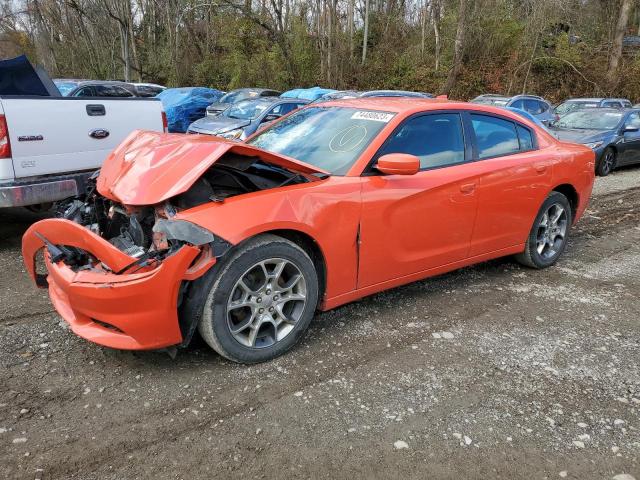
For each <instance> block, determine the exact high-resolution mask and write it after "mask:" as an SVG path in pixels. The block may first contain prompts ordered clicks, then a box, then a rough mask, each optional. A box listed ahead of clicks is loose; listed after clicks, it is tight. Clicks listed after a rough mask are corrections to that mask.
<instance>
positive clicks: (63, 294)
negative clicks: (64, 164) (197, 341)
mask: <svg viewBox="0 0 640 480" xmlns="http://www.w3.org/2000/svg"><path fill="white" fill-rule="evenodd" d="M37 234H39V235H40V236H41V237H44V238H46V239H47V240H48V241H49V242H51V243H53V244H57V245H67V246H73V247H78V248H81V249H83V250H85V251H87V252H89V253H91V254H92V255H93V256H95V257H96V258H97V259H98V260H100V261H101V262H103V263H104V264H106V265H108V266H109V268H110V269H111V270H112V271H113V272H116V271H119V270H121V269H123V268H125V267H126V266H128V265H130V264H132V263H133V262H135V260H136V259H135V258H133V257H130V256H128V255H126V254H124V253H123V252H121V251H120V250H118V249H117V248H116V247H114V246H113V245H111V244H110V243H109V242H107V241H106V240H104V239H103V238H101V237H99V236H98V235H96V234H94V233H93V232H91V231H89V230H87V229H86V228H84V227H82V226H81V225H78V224H76V223H74V222H70V221H68V220H61V219H47V220H42V221H40V222H37V223H35V224H33V225H32V226H31V227H30V228H29V229H28V230H27V232H26V233H25V234H24V237H23V240H22V255H23V257H24V261H25V265H26V267H27V270H28V272H29V274H30V275H31V277H32V278H33V279H34V281H35V282H36V284H39V286H42V283H43V281H42V280H43V279H42V278H39V277H38V274H37V273H36V271H35V256H36V255H37V253H38V252H39V251H40V250H42V249H43V248H44V242H43V240H42V239H41V238H40V237H39V236H38V235H37ZM200 253H201V249H199V248H197V247H193V246H190V245H184V246H183V247H181V248H180V249H179V250H178V251H177V252H175V253H174V254H172V255H171V256H168V257H166V258H165V259H163V260H162V262H161V264H160V265H159V266H158V267H156V268H154V269H152V270H148V271H144V272H138V273H129V274H115V273H111V272H108V271H103V270H100V269H95V268H94V269H87V270H80V271H74V270H73V269H71V268H70V267H69V266H67V265H65V264H64V263H63V262H62V261H59V262H56V263H54V262H52V261H51V258H50V256H49V255H48V254H47V252H46V251H45V254H44V257H45V264H46V267H47V270H48V275H47V283H48V287H49V296H50V297H51V301H52V303H53V305H54V307H55V309H56V310H57V311H58V313H59V314H60V315H61V316H62V317H63V318H64V319H65V320H66V321H67V323H69V325H70V326H71V329H72V330H73V331H74V332H75V333H76V334H77V335H79V336H80V337H83V338H85V339H87V340H89V341H92V342H95V343H97V344H100V345H104V346H106V347H111V348H117V349H125V350H152V349H158V348H163V347H167V346H171V345H177V344H179V343H181V342H182V334H181V331H180V326H179V323H178V312H177V304H178V295H179V290H180V284H181V282H182V281H183V280H191V279H193V278H196V277H197V276H199V275H200V274H201V273H204V267H203V265H202V264H199V261H198V260H196V257H198V255H200ZM194 260H196V261H195V264H194ZM214 262H215V261H214ZM214 262H212V261H211V259H210V258H207V259H206V262H205V263H206V265H205V266H206V268H208V267H209V266H211V264H212V263H214ZM192 264H193V265H192ZM201 270H202V271H201Z"/></svg>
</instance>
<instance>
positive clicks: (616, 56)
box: [607, 0, 633, 85]
mask: <svg viewBox="0 0 640 480" xmlns="http://www.w3.org/2000/svg"><path fill="white" fill-rule="evenodd" d="M632 3H633V2H632V0H622V6H621V7H620V14H619V15H618V23H617V24H616V30H615V32H614V36H613V48H612V49H611V56H610V57H609V71H608V72H607V80H608V82H609V85H614V84H615V83H617V82H616V75H617V72H618V65H619V64H620V58H621V57H622V40H623V39H624V33H625V31H626V30H627V24H628V23H629V12H630V11H631V5H632Z"/></svg>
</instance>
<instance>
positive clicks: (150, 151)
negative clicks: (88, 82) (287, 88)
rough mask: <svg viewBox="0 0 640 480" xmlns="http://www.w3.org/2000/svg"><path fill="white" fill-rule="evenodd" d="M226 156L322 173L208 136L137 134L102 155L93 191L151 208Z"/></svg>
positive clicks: (294, 162)
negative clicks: (234, 154)
mask: <svg viewBox="0 0 640 480" xmlns="http://www.w3.org/2000/svg"><path fill="white" fill-rule="evenodd" d="M228 152H231V153H237V154H239V155H245V156H250V157H259V158H261V159H262V160H263V161H265V162H267V163H273V164H274V165H278V166H280V167H284V168H287V169H289V170H291V171H293V172H297V173H300V174H303V175H308V176H311V175H312V174H314V173H326V172H324V171H323V170H320V169H317V168H315V167H313V166H311V165H307V164H305V163H302V162H298V161H297V160H294V159H291V158H288V157H285V156H282V155H276V154H273V153H270V152H266V151H264V150H261V149H259V148H255V147H252V146H250V145H246V144H240V143H237V142H231V141H228V140H224V139H221V138H218V137H213V136H210V135H183V134H167V133H158V132H147V131H140V130H136V131H134V132H132V133H131V134H130V135H129V136H128V137H127V138H126V139H125V140H124V141H123V142H122V143H121V144H120V145H119V146H118V147H117V148H116V149H115V150H114V151H113V152H112V153H111V154H110V155H109V156H108V157H107V159H106V160H105V162H104V164H103V166H102V169H101V171H100V176H99V177H98V182H97V188H98V191H99V192H100V194H102V195H103V196H105V197H107V198H109V199H111V200H114V201H117V202H120V203H123V204H125V205H131V206H141V205H155V204H158V203H160V202H163V201H164V200H167V199H169V198H171V197H175V196H176V195H179V194H180V193H183V192H185V191H186V190H188V189H189V187H191V185H193V184H194V182H195V181H196V180H198V178H200V177H201V176H202V174H203V173H204V172H205V171H206V170H207V169H208V168H209V167H211V166H212V165H213V164H214V163H215V162H216V161H217V160H218V159H220V158H221V157H222V156H223V155H225V154H226V153H228ZM310 179H313V177H310Z"/></svg>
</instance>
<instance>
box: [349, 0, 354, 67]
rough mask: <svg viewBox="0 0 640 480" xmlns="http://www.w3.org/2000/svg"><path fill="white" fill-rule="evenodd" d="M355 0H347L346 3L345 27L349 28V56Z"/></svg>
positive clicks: (351, 45)
mask: <svg viewBox="0 0 640 480" xmlns="http://www.w3.org/2000/svg"><path fill="white" fill-rule="evenodd" d="M354 3H355V0H349V3H348V4H347V17H348V19H347V28H348V30H349V58H353V49H354V47H353V30H354V28H353V10H354Z"/></svg>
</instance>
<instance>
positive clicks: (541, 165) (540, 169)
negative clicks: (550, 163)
mask: <svg viewBox="0 0 640 480" xmlns="http://www.w3.org/2000/svg"><path fill="white" fill-rule="evenodd" d="M535 169H536V172H538V173H544V172H546V171H547V165H546V164H544V163H538V164H537V165H535Z"/></svg>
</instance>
